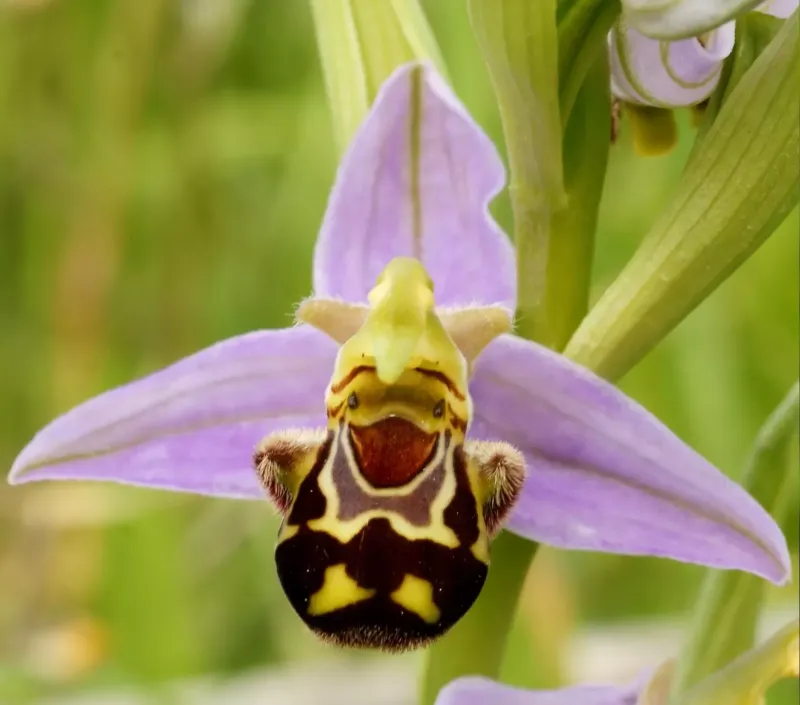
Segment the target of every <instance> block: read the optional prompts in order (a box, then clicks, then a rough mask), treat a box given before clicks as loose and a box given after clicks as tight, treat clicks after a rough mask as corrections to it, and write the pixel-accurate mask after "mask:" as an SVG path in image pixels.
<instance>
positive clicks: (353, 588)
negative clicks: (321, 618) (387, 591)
mask: <svg viewBox="0 0 800 705" xmlns="http://www.w3.org/2000/svg"><path fill="white" fill-rule="evenodd" d="M374 594H375V590H367V589H366V588H362V587H361V586H360V585H359V584H358V583H357V582H356V581H355V580H353V579H352V578H351V577H350V576H349V575H348V574H347V570H346V569H345V564H344V563H339V564H337V565H333V566H331V567H330V568H328V569H327V570H326V571H325V579H324V580H323V582H322V587H321V588H320V589H319V590H317V591H316V592H315V593H314V594H313V595H312V596H311V602H310V603H309V605H308V614H309V615H311V616H312V617H314V616H317V615H321V614H328V613H329V612H335V611H336V610H340V609H342V608H343V607H347V606H349V605H354V604H356V603H357V602H362V601H363V600H368V599H369V598H370V597H372V596H373V595H374Z"/></svg>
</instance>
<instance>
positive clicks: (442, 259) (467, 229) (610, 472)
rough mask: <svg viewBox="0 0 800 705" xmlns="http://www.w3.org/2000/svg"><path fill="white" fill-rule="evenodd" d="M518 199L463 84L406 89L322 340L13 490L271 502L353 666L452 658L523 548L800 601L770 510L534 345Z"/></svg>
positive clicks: (208, 378)
mask: <svg viewBox="0 0 800 705" xmlns="http://www.w3.org/2000/svg"><path fill="white" fill-rule="evenodd" d="M504 181H505V172H504V169H503V165H502V162H501V160H500V158H499V156H498V153H497V151H496V150H495V148H494V146H493V145H492V143H491V141H490V140H489V139H488V137H487V136H486V135H485V134H484V133H483V132H482V131H481V130H480V129H479V128H478V127H477V126H476V124H475V123H474V122H473V121H472V119H471V118H470V116H469V114H468V113H467V111H466V109H465V108H464V106H463V105H462V104H461V103H459V102H458V100H457V99H456V98H455V96H454V95H453V93H452V92H451V90H450V89H449V88H448V87H447V85H446V84H445V83H444V81H443V80H442V79H441V77H440V76H439V75H438V74H436V72H435V71H434V70H433V69H432V68H430V67H428V66H425V65H419V64H409V65H406V66H403V67H401V68H399V69H398V70H397V71H396V72H395V73H394V74H393V75H392V76H391V77H390V78H389V80H388V81H387V82H386V83H385V84H384V85H383V87H382V89H381V91H380V93H379V95H378V97H377V99H376V101H375V103H374V105H373V107H372V109H371V112H370V113H369V115H368V117H367V118H366V120H365V122H364V123H363V124H362V126H361V128H360V130H359V131H358V133H357V135H356V136H355V138H354V140H353V142H352V143H351V145H350V148H349V150H348V152H347V153H346V155H345V157H344V159H343V161H342V163H341V165H340V168H339V171H338V174H337V177H336V181H335V185H334V187H333V190H332V193H331V195H330V200H329V204H328V209H327V213H326V215H325V218H324V222H323V224H322V228H321V231H320V233H319V238H318V241H317V244H316V250H315V253H314V265H313V277H314V296H313V297H312V298H310V299H308V300H307V301H305V302H303V303H302V304H301V305H300V307H299V309H298V311H297V316H298V320H299V323H298V324H297V325H295V326H294V327H291V328H288V329H284V330H260V331H255V332H250V333H246V334H244V335H241V336H238V337H235V338H232V339H229V340H225V341H222V342H219V343H217V344H215V345H212V346H211V347H209V348H207V349H205V350H202V351H200V352H198V353H195V354H194V355H191V356H189V357H187V358H185V359H183V360H180V361H178V362H176V363H175V364H173V365H171V366H169V367H167V368H165V369H163V370H161V371H158V372H155V373H153V374H151V375H150V376H148V377H145V378H143V379H140V380H138V381H134V382H132V383H130V384H127V385H124V386H122V387H119V388H116V389H112V390H111V391H108V392H106V393H104V394H101V395H100V396H98V397H96V398H94V399H91V400H89V401H87V402H85V403H83V404H81V405H80V406H78V407H77V408H75V409H73V410H71V411H69V412H67V413H66V414H64V415H63V416H61V417H60V418H57V419H56V420H55V421H53V422H52V423H50V424H49V425H48V426H46V427H45V428H44V429H42V430H41V431H40V432H39V433H38V434H36V436H35V437H34V438H33V440H32V441H31V442H30V443H29V444H28V446H27V447H26V448H25V449H24V450H23V451H22V452H21V453H20V455H19V457H18V458H17V459H16V462H15V463H14V465H13V468H12V471H11V476H10V480H11V482H13V483H25V482H32V481H38V480H106V481H114V482H120V483H127V484H133V485H142V486H148V487H157V488H163V489H169V490H177V491H183V492H193V493H200V494H205V495H216V496H220V497H231V498H241V499H264V498H267V497H269V498H271V499H272V500H273V502H274V504H275V505H276V506H277V507H278V509H279V510H280V511H281V513H282V514H283V518H284V520H283V523H282V526H281V530H280V535H279V538H278V546H277V550H276V563H277V568H278V575H279V577H280V579H281V582H282V585H283V587H284V590H285V592H286V593H287V596H288V598H289V600H290V602H291V603H292V605H293V607H294V608H295V609H296V610H297V612H298V614H299V615H300V616H301V618H302V619H303V620H304V621H305V622H306V623H307V624H309V625H310V626H311V627H312V628H313V629H314V630H315V631H316V632H317V633H318V634H320V635H321V636H322V637H324V638H327V639H330V640H332V641H334V642H336V643H340V644H346V645H356V646H368V647H383V648H387V649H394V650H396V649H403V648H408V647H411V646H415V645H419V644H422V643H425V642H426V641H429V640H430V639H432V638H435V637H436V636H438V635H439V634H441V633H443V632H444V631H445V630H446V629H447V628H449V627H450V626H451V625H452V624H453V623H455V622H456V621H457V620H458V619H459V618H460V617H461V616H462V615H463V614H464V613H465V612H466V611H467V610H468V609H469V607H470V605H471V604H472V602H473V601H474V599H475V598H476V597H477V595H478V593H479V592H480V590H481V586H482V584H483V581H484V578H485V576H486V571H487V567H488V563H489V538H490V537H491V535H493V534H494V533H495V532H496V531H498V530H499V529H500V528H501V526H503V527H505V528H507V529H509V530H511V531H514V532H516V533H518V534H520V535H521V536H524V537H527V538H530V539H532V540H535V541H540V542H543V543H547V544H551V545H554V546H558V547H562V548H571V549H584V550H593V551H608V552H615V553H623V554H634V555H653V556H663V557H669V558H672V559H675V560H679V561H688V562H692V563H701V564H705V565H709V566H715V567H718V568H734V569H739V570H744V571H750V572H752V573H755V574H758V575H760V576H763V577H764V578H767V579H769V580H771V581H773V582H777V583H781V582H784V581H785V580H786V579H787V576H788V573H789V556H788V551H787V547H786V543H785V539H784V537H783V535H782V534H781V532H780V530H779V529H778V527H777V525H776V524H775V523H774V522H773V521H772V519H771V518H770V517H769V516H768V514H767V513H766V512H765V511H764V510H763V509H762V508H761V506H760V505H759V504H758V503H757V502H756V501H755V500H754V499H753V498H752V497H750V495H748V494H747V493H746V492H745V491H744V490H743V489H742V488H741V487H740V486H739V485H737V484H736V483H734V482H732V481H731V480H729V479H728V478H727V477H726V476H725V475H724V474H723V473H722V472H720V471H719V470H718V469H716V468H715V467H714V466H712V465H711V464H710V463H709V462H707V461H706V460H704V459H703V458H702V457H701V456H700V455H698V454H697V453H696V452H695V451H693V450H692V449H691V448H689V447H688V446H687V445H686V444H685V443H683V442H682V441H680V440H679V439H678V438H677V437H676V436H675V435H674V434H673V433H671V432H670V430H669V429H667V428H666V427H665V426H664V425H663V424H662V423H661V422H659V421H658V419H656V418H655V417H654V416H653V415H652V414H650V413H649V412H648V411H646V410H645V409H644V408H642V407H641V406H640V405H639V404H637V403H636V402H634V401H633V400H632V399H630V398H628V397H627V396H626V395H625V394H623V393H622V392H621V391H619V390H618V389H617V388H616V387H614V386H613V385H612V384H610V383H609V382H607V381H604V380H603V379H600V378H598V377H597V376H595V375H594V374H593V373H592V372H590V371H589V370H587V369H585V368H582V367H580V366H578V365H576V364H575V363H573V362H571V361H570V360H568V359H566V358H565V357H562V356H560V355H558V354H556V353H555V352H552V351H551V350H548V349H546V348H543V347H541V346H539V345H537V344H535V343H533V342H529V341H527V340H523V339H521V338H519V337H516V336H514V335H513V333H512V332H511V330H512V315H511V313H510V312H511V311H513V308H514V305H515V289H516V286H515V261H514V253H513V249H512V246H511V243H510V242H509V240H508V238H507V237H506V235H505V234H504V233H503V232H502V231H501V230H500V228H499V227H498V225H497V224H496V223H495V222H494V221H493V220H492V218H491V217H490V215H489V211H488V206H489V203H490V202H491V200H492V198H493V197H494V196H495V195H496V194H497V193H498V191H499V190H500V189H501V188H502V186H503V184H504ZM254 456H255V461H254V459H253V458H254ZM512 505H513V510H512Z"/></svg>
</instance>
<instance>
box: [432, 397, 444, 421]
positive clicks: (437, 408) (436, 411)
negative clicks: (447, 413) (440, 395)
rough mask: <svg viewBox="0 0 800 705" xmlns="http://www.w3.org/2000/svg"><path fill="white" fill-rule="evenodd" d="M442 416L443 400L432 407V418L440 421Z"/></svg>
mask: <svg viewBox="0 0 800 705" xmlns="http://www.w3.org/2000/svg"><path fill="white" fill-rule="evenodd" d="M442 416H444V399H440V400H439V401H437V402H436V404H435V405H434V407H433V418H435V419H440V418H442Z"/></svg>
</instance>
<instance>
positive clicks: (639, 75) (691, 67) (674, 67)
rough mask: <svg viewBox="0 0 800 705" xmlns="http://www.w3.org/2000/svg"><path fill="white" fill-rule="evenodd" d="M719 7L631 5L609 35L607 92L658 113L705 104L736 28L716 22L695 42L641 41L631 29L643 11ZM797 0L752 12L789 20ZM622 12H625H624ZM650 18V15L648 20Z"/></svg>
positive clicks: (684, 2)
mask: <svg viewBox="0 0 800 705" xmlns="http://www.w3.org/2000/svg"><path fill="white" fill-rule="evenodd" d="M724 4H725V3H724V2H710V3H709V2H705V3H704V2H700V1H699V0H678V1H677V2H666V3H665V2H661V1H660V0H659V2H657V3H655V2H650V0H637V2H633V0H631V2H630V5H631V6H633V5H635V6H636V7H635V9H632V10H630V11H629V12H628V13H625V12H623V16H622V18H621V19H620V20H619V22H618V23H617V24H616V26H615V27H614V29H612V31H611V32H610V33H609V47H610V54H611V90H612V92H613V94H614V95H615V96H616V97H617V98H619V99H620V100H622V101H625V102H628V103H633V104H637V105H645V106H651V107H658V108H680V107H686V106H691V105H696V104H698V103H701V102H703V101H704V100H706V99H707V98H708V97H709V96H710V95H711V93H713V91H714V89H715V88H716V87H717V83H718V82H719V77H720V72H721V71H722V65H723V62H724V61H725V59H726V58H727V57H728V56H729V55H730V53H731V52H732V51H733V47H734V42H735V38H736V22H735V20H733V19H730V20H729V21H727V22H720V23H718V24H716V25H714V26H712V27H709V28H708V29H707V30H704V31H703V32H702V33H700V32H698V33H697V36H689V37H686V38H683V39H676V40H673V41H668V40H665V39H654V38H653V37H652V36H646V35H645V34H643V33H642V32H641V31H640V30H641V27H640V26H639V25H638V24H636V23H635V20H637V19H639V17H640V14H637V13H641V15H642V16H644V15H646V14H647V13H648V12H655V10H652V11H650V10H648V6H649V5H652V6H653V7H654V8H655V6H658V7H657V8H656V9H659V10H663V9H664V8H665V7H667V6H669V8H670V10H669V11H668V12H671V11H673V10H674V11H675V12H676V13H678V11H679V10H680V11H685V12H686V13H687V15H688V14H689V13H694V14H695V15H697V14H702V12H701V11H702V9H703V6H704V5H708V6H711V5H724ZM797 6H798V0H773V1H772V2H766V3H763V4H762V5H760V6H759V7H758V8H757V9H758V10H759V11H761V12H765V13H768V14H771V15H774V16H776V17H783V18H785V17H788V16H789V15H790V14H792V12H793V11H794V10H795V9H796V8H797ZM626 9H627V8H626ZM648 16H649V15H648Z"/></svg>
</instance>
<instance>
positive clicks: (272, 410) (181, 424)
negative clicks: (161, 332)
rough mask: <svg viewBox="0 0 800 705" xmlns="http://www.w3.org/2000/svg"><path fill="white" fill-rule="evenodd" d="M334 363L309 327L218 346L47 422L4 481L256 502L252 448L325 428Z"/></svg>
mask: <svg viewBox="0 0 800 705" xmlns="http://www.w3.org/2000/svg"><path fill="white" fill-rule="evenodd" d="M335 355H336V345H335V344H334V343H333V342H332V341H330V340H329V339H328V338H327V337H326V336H324V335H323V334H322V333H320V332H318V331H316V330H314V329H313V328H310V327H308V326H301V327H297V328H289V329H286V330H265V331H257V332H254V333H248V334H246V335H242V336H239V337H236V338H231V339H229V340H224V341H222V342H219V343H217V344H216V345H212V346H211V347H209V348H206V349H205V350H201V351H200V352H198V353H195V354H194V355H191V356H189V357H187V358H185V359H183V360H181V361H179V362H177V363H175V364H174V365H171V366H170V367H167V368H165V369H163V370H161V371H159V372H155V373H153V374H151V375H149V376H147V377H144V378H143V379H140V380H137V381H135V382H131V383H129V384H126V385H124V386H122V387H117V388H116V389H112V390H110V391H108V392H105V393H104V394H101V395H100V396H97V397H95V398H93V399H90V400H89V401H87V402H84V403H83V404H81V405H79V406H77V407H75V408H74V409H72V410H71V411H68V412H67V413H66V414H64V415H63V416H60V417H59V418H57V419H55V420H54V421H52V422H51V423H50V424H48V425H47V426H45V427H44V428H43V429H42V430H41V431H39V433H37V434H36V436H35V437H34V438H33V440H32V441H31V442H30V443H29V444H28V445H27V446H26V447H25V448H24V449H23V451H22V452H21V453H20V454H19V456H18V457H17V459H16V461H15V462H14V466H13V468H12V471H11V475H10V476H9V480H10V481H11V482H12V483H15V484H21V483H25V482H32V481H35V480H106V481H113V482H120V483H123V484H131V485H143V486H148V487H156V488H161V489H170V490H179V491H184V492H195V493H199V494H207V495H218V496H225V497H240V498H263V497H264V492H263V490H262V488H261V485H260V484H259V482H258V479H257V477H256V474H255V471H254V469H253V461H252V456H253V451H254V449H255V446H256V444H257V443H258V441H260V440H261V438H262V437H263V436H265V435H266V434H268V433H270V432H271V431H274V430H278V429H283V428H287V427H293V426H299V427H305V426H311V427H314V426H324V425H325V401H324V398H325V389H326V387H327V384H328V381H329V379H330V374H331V370H332V369H333V361H334V357H335Z"/></svg>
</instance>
